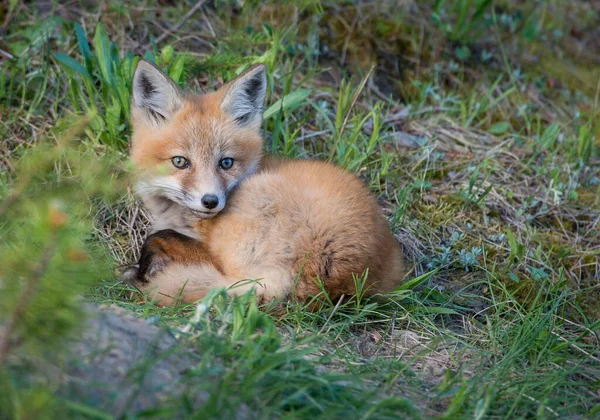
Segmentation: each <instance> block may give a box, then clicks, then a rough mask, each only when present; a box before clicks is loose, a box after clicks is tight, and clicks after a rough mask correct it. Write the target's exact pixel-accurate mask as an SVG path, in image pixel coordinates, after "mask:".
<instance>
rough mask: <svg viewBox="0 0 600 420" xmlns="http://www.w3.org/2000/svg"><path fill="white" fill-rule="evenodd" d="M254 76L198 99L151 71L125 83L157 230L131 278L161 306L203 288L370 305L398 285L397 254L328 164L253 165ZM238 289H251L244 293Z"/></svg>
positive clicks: (377, 220) (257, 90)
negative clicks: (360, 295) (362, 291)
mask: <svg viewBox="0 0 600 420" xmlns="http://www.w3.org/2000/svg"><path fill="white" fill-rule="evenodd" d="M265 93H266V73H265V67H264V66H263V65H255V66H253V67H251V68H250V69H248V70H247V71H246V72H244V73H243V74H241V75H240V76H239V77H237V78H236V79H234V80H233V81H231V82H229V83H227V84H225V85H224V86H223V87H221V88H220V89H218V90H217V91H215V92H212V93H207V94H201V95H195V94H189V93H183V92H182V91H180V89H179V87H178V86H177V85H176V84H175V83H174V82H172V81H171V80H170V79H169V78H168V77H167V76H166V75H164V74H163V73H162V72H161V71H160V70H159V69H158V68H156V67H155V66H154V65H153V64H150V63H149V62H146V61H140V63H139V64H138V66H137V69H136V72H135V76H134V80H133V97H132V113H131V114H132V125H133V135H132V142H131V158H132V160H133V161H134V163H135V164H136V167H137V168H138V177H137V183H136V191H137V193H138V194H139V195H140V196H141V198H142V200H143V201H144V203H145V205H146V206H147V208H148V209H149V211H150V213H151V214H152V216H153V218H154V225H153V232H154V233H153V234H152V235H151V236H150V237H149V238H148V239H147V240H146V243H145V244H144V246H143V249H142V255H141V258H140V261H139V268H138V269H137V272H136V273H135V284H136V286H137V287H139V288H140V289H142V290H143V291H146V292H148V293H149V295H150V296H151V298H152V299H154V300H156V301H157V302H158V303H159V304H163V305H165V304H170V303H172V302H173V301H174V300H176V299H179V300H181V301H184V302H192V301H195V300H197V299H199V298H202V297H203V296H204V295H205V294H206V292H207V291H208V290H210V289H212V288H220V287H225V288H230V292H232V293H242V292H245V291H247V290H248V289H249V288H252V287H255V288H256V293H257V296H259V297H260V298H261V299H262V300H273V299H285V298H286V297H289V296H290V295H292V294H294V295H295V296H296V297H297V298H298V299H308V298H309V297H311V296H314V295H317V294H318V293H319V292H320V291H321V286H320V282H321V284H322V285H323V287H324V289H325V290H326V291H327V293H328V295H329V297H330V298H331V299H336V298H339V297H341V296H342V295H346V296H348V295H352V294H354V293H356V287H355V282H354V280H353V275H355V276H361V275H363V274H364V273H365V271H367V270H368V276H367V282H366V288H367V293H368V294H374V293H382V292H386V291H389V290H391V289H393V288H394V287H396V286H397V285H398V284H399V283H400V282H401V280H402V278H403V276H404V265H403V256H402V252H401V249H400V246H399V245H398V243H397V242H396V240H395V239H394V237H393V235H392V233H391V232H390V229H389V226H388V224H387V221H386V219H385V218H384V217H383V215H382V214H381V212H380V209H379V207H378V205H377V203H376V201H375V199H374V197H373V196H372V195H371V194H370V192H369V191H368V189H367V188H366V187H365V186H364V185H363V184H362V182H361V181H360V180H359V179H358V178H356V177H355V176H354V175H353V174H351V173H349V172H347V171H345V170H342V169H340V168H338V167H336V166H333V165H331V164H328V163H325V162H318V161H309V160H287V161H286V160H277V159H275V158H272V157H266V156H265V157H263V156H262V153H261V151H262V138H261V135H260V127H261V122H262V108H263V103H264V99H265ZM244 280H255V282H252V281H244Z"/></svg>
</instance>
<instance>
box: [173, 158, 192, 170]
mask: <svg viewBox="0 0 600 420" xmlns="http://www.w3.org/2000/svg"><path fill="white" fill-rule="evenodd" d="M171 163H172V164H173V166H174V167H176V168H177V169H185V168H187V167H189V166H190V161H189V160H187V159H186V158H184V157H183V156H174V157H172V158H171Z"/></svg>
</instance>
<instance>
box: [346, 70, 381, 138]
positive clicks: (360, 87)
mask: <svg viewBox="0 0 600 420" xmlns="http://www.w3.org/2000/svg"><path fill="white" fill-rule="evenodd" d="M374 69H375V66H374V65H373V66H371V69H370V70H369V72H368V73H367V75H366V76H365V77H364V78H363V79H362V82H360V85H359V86H358V89H357V90H356V92H355V93H354V97H353V98H352V102H351V103H350V108H348V111H347V112H346V116H345V117H344V122H343V123H342V128H341V129H340V134H339V135H338V138H341V137H342V134H344V129H345V128H346V124H348V118H350V112H351V111H352V108H354V104H355V103H356V101H357V100H358V96H359V95H360V93H361V92H362V90H363V89H364V87H365V84H366V83H367V80H369V77H371V73H373V70H374Z"/></svg>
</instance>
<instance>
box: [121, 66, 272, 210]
mask: <svg viewBox="0 0 600 420" xmlns="http://www.w3.org/2000/svg"><path fill="white" fill-rule="evenodd" d="M266 89H267V81H266V72H265V66H264V65H262V64H259V65H255V66H252V67H250V68H249V69H248V70H246V71H245V72H244V73H243V74H241V75H240V76H238V77H237V78H236V79H234V80H232V81H230V82H229V83H227V84H225V85H224V86H222V87H221V88H220V89H218V90H217V91H215V92H212V93H206V94H200V95H195V94H188V93H184V92H182V91H181V90H180V89H179V87H178V86H177V85H176V84H175V83H174V82H173V81H172V80H171V79H169V77H168V76H166V75H165V74H163V73H162V72H161V71H160V70H159V69H158V68H157V67H156V66H154V65H153V64H151V63H149V62H147V61H144V60H142V61H140V62H139V64H138V66H137V68H136V71H135V75H134V78H133V92H132V109H131V120H132V121H131V122H132V127H133V134H132V139H131V149H130V155H131V158H132V160H133V161H134V163H135V165H136V167H137V168H138V169H139V172H138V179H137V185H136V191H137V192H138V194H140V195H141V197H142V198H143V199H149V198H161V199H164V200H169V201H171V202H175V203H177V204H179V205H181V206H183V207H185V208H187V209H189V210H190V211H191V212H193V213H194V214H195V215H197V216H198V217H200V218H209V217H213V216H214V215H216V214H218V213H219V212H220V211H221V210H223V208H224V207H225V203H226V200H227V194H228V193H229V191H231V189H232V188H233V187H235V185H236V184H237V183H238V182H240V181H241V180H242V179H244V178H245V177H247V176H248V175H250V174H252V173H253V172H255V171H256V170H257V168H258V165H259V161H260V158H261V150H262V138H261V135H260V126H261V121H262V110H263V103H264V100H265V94H266Z"/></svg>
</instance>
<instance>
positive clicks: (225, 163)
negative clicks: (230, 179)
mask: <svg viewBox="0 0 600 420" xmlns="http://www.w3.org/2000/svg"><path fill="white" fill-rule="evenodd" d="M219 166H220V167H221V169H224V170H228V169H231V167H232V166H233V159H232V158H223V159H221V162H219Z"/></svg>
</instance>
